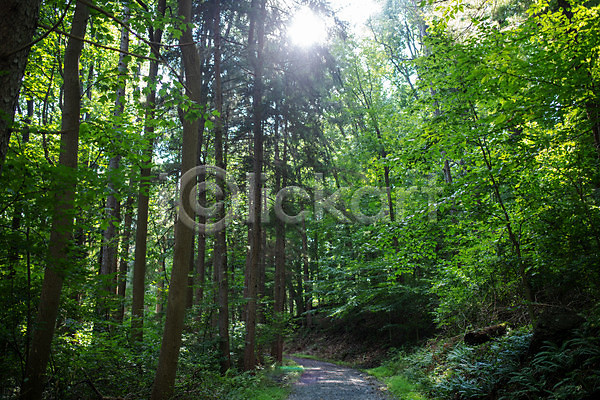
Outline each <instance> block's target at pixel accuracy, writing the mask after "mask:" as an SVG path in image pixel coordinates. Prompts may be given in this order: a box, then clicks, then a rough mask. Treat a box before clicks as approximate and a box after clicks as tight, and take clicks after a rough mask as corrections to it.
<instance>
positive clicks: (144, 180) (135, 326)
mask: <svg viewBox="0 0 600 400" xmlns="http://www.w3.org/2000/svg"><path fill="white" fill-rule="evenodd" d="M165 9H166V0H160V1H159V2H158V6H157V9H156V12H157V14H158V17H163V16H164V15H165ZM162 33H163V32H162V29H160V28H159V29H157V30H156V31H154V30H153V29H152V28H151V29H150V31H149V36H150V40H151V41H152V42H153V43H155V45H154V46H153V47H152V55H153V57H154V58H155V59H157V60H158V59H159V58H160V47H159V45H160V42H161V40H162ZM157 76H158V61H150V70H149V71H148V82H149V84H150V86H151V89H150V92H149V93H148V98H147V100H146V107H147V111H146V123H145V127H144V140H145V146H146V148H145V149H144V154H143V160H142V162H143V165H142V167H141V171H140V187H139V191H138V212H137V228H136V231H135V253H134V261H133V282H132V285H133V296H132V301H131V339H132V340H134V341H138V342H141V341H142V339H143V335H144V294H145V292H146V285H145V280H146V279H145V278H146V248H147V239H148V203H149V200H150V193H149V191H150V173H151V172H152V169H151V163H152V154H153V150H154V125H153V123H154V122H153V120H154V114H155V107H156V85H157V84H158V80H157Z"/></svg>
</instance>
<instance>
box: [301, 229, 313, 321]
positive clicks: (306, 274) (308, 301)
mask: <svg viewBox="0 0 600 400" xmlns="http://www.w3.org/2000/svg"><path fill="white" fill-rule="evenodd" d="M300 234H301V236H302V267H303V269H302V282H303V283H304V293H303V294H301V296H304V297H303V298H304V304H305V307H304V309H305V311H306V327H307V328H309V329H310V328H312V285H311V284H310V268H309V267H310V265H309V261H308V238H307V235H306V223H305V222H304V220H302V226H301V230H300Z"/></svg>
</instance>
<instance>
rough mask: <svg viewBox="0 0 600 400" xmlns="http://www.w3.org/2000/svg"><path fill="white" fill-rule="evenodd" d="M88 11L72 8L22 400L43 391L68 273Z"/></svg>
mask: <svg viewBox="0 0 600 400" xmlns="http://www.w3.org/2000/svg"><path fill="white" fill-rule="evenodd" d="M88 15H89V10H88V8H87V6H85V5H83V4H82V3H79V2H78V3H77V6H76V8H75V14H74V16H73V23H72V26H71V36H70V38H69V41H68V43H67V48H66V50H65V63H64V64H65V66H64V90H65V103H64V107H63V115H62V125H61V130H62V132H63V133H62V134H61V140H60V156H59V164H60V165H61V166H63V167H66V168H67V169H68V170H69V172H68V175H65V176H64V177H62V179H63V181H62V182H59V183H57V184H58V185H59V187H57V192H56V197H55V209H54V216H53V218H52V229H51V233H50V248H49V252H48V262H49V263H50V264H49V265H48V266H47V267H46V269H45V271H44V282H43V284H42V292H41V296H40V304H39V308H38V315H37V320H36V327H35V329H34V332H33V340H32V343H31V351H30V353H29V362H28V364H27V370H26V372H25V382H24V384H23V390H22V397H23V398H24V399H27V400H34V399H41V398H42V392H43V390H44V386H45V381H46V378H45V373H46V366H47V364H48V359H49V357H50V346H51V343H52V337H53V336H54V326H55V323H56V316H57V314H58V306H59V302H60V293H61V290H62V285H63V279H64V277H65V274H66V272H67V271H68V268H69V241H70V240H71V236H72V233H73V215H74V212H73V210H74V199H75V188H76V186H77V178H76V173H77V155H78V151H79V117H80V111H81V103H80V84H79V57H80V55H81V50H82V49H83V40H81V39H79V38H83V37H84V35H85V30H86V25H87V19H88Z"/></svg>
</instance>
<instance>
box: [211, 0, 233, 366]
mask: <svg viewBox="0 0 600 400" xmlns="http://www.w3.org/2000/svg"><path fill="white" fill-rule="evenodd" d="M214 3H215V4H214V27H213V33H214V71H215V82H214V85H215V108H216V111H217V112H218V113H219V114H218V115H217V116H216V118H215V125H214V126H215V162H216V163H217V167H219V168H222V169H225V162H224V160H223V89H222V86H221V4H220V0H215V2H214ZM217 186H219V187H220V188H224V187H225V180H224V179H223V177H222V176H220V175H219V176H217ZM224 200H225V196H219V195H217V198H216V201H217V202H219V201H224ZM223 218H225V209H224V208H221V209H220V210H219V212H218V213H217V220H221V219H223ZM225 229H226V228H223V229H222V230H219V231H218V232H216V233H215V243H214V244H215V250H214V255H213V265H214V270H215V271H216V275H217V285H218V296H217V297H218V304H219V322H218V326H219V352H220V353H221V362H220V364H221V373H223V374H224V373H225V372H227V370H228V369H229V368H230V367H231V357H230V355H229V298H228V296H229V289H228V282H227V237H226V231H225Z"/></svg>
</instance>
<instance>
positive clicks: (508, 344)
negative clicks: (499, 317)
mask: <svg viewBox="0 0 600 400" xmlns="http://www.w3.org/2000/svg"><path fill="white" fill-rule="evenodd" d="M598 336H599V335H598V329H597V328H596V325H595V324H594V323H587V324H585V325H584V326H583V327H582V328H581V329H580V330H578V331H576V332H575V333H574V335H573V337H572V338H571V339H569V340H567V341H565V342H564V343H563V344H561V345H557V344H552V343H549V342H547V343H546V344H545V346H544V347H543V348H542V350H541V351H539V352H538V353H537V354H534V355H531V354H528V348H529V343H530V341H531V337H532V332H531V328H527V327H526V328H521V329H516V330H511V331H509V333H508V334H507V335H506V336H504V337H502V338H499V339H496V340H494V341H491V342H488V343H485V344H483V345H480V346H467V345H465V344H464V343H463V342H462V340H461V338H460V337H455V338H451V339H448V338H446V339H438V340H433V341H430V342H429V343H428V344H426V345H425V346H421V347H417V348H413V349H411V350H410V351H403V350H392V352H391V354H390V358H389V360H388V361H386V362H385V363H384V364H383V365H381V366H380V367H378V368H374V369H371V370H368V372H369V373H370V374H372V375H374V376H376V377H377V378H379V379H381V380H383V381H384V382H385V383H386V384H387V386H388V389H389V390H390V392H392V393H393V394H394V395H395V396H396V397H397V398H399V399H427V398H430V399H453V400H457V399H490V400H520V399H523V400H525V399H553V400H559V399H560V400H562V399H565V400H566V399H573V400H577V399H580V400H584V399H585V400H587V399H590V400H591V399H597V398H600V338H599V337H598Z"/></svg>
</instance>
